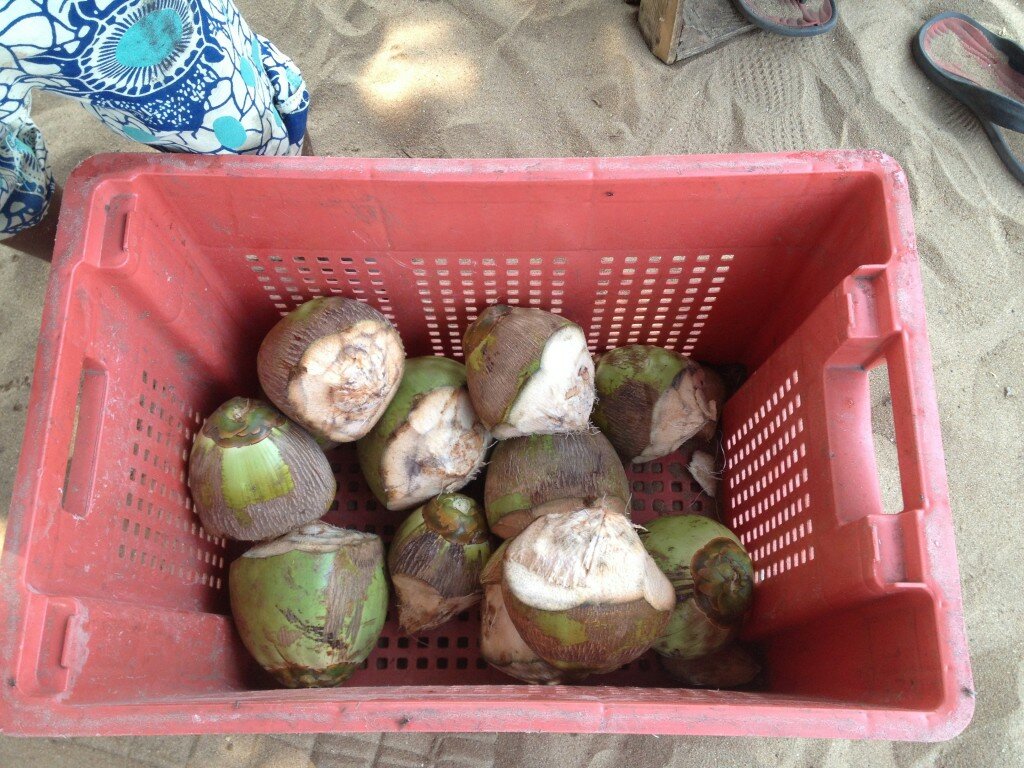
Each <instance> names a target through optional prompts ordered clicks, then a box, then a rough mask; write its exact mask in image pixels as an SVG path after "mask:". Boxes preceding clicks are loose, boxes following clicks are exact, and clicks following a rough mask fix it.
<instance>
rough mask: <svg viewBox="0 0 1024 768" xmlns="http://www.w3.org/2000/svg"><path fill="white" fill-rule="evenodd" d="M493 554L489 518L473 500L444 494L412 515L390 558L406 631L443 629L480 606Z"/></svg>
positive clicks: (454, 494)
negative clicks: (485, 571)
mask: <svg viewBox="0 0 1024 768" xmlns="http://www.w3.org/2000/svg"><path fill="white" fill-rule="evenodd" d="M490 554H491V545H490V541H489V539H488V537H487V526H486V524H485V522H484V517H483V514H482V513H481V512H480V509H479V507H478V506H477V504H476V502H475V501H473V499H471V498H469V497H468V496H463V495H461V494H457V493H452V494H442V495H441V496H438V497H437V498H435V499H433V500H431V501H430V502H428V503H427V504H425V505H424V506H422V507H420V508H419V509H417V510H416V511H414V512H413V513H412V514H411V515H409V517H408V518H406V520H405V522H404V523H402V525H401V526H400V527H399V529H398V531H397V532H396V533H395V538H394V540H393V541H392V543H391V549H390V551H389V553H388V569H389V571H390V572H391V581H392V583H393V584H394V586H395V592H396V596H397V602H398V622H399V625H400V626H401V628H402V631H403V632H405V633H407V634H415V633H417V632H423V631H426V630H428V629H432V628H434V627H437V626H440V625H441V624H443V623H445V622H446V621H448V620H449V619H451V618H452V617H453V616H455V615H456V614H458V613H461V612H462V611H464V610H466V609H467V608H469V607H470V606H472V605H473V604H474V603H476V602H477V601H479V599H480V597H481V594H482V591H481V587H480V573H481V571H482V570H483V567H484V565H485V564H486V562H487V558H488V557H489V556H490Z"/></svg>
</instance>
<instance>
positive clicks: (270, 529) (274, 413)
mask: <svg viewBox="0 0 1024 768" xmlns="http://www.w3.org/2000/svg"><path fill="white" fill-rule="evenodd" d="M188 485H189V489H190V490H191V491H192V500H193V501H194V503H195V507H196V513H197V514H198V515H199V519H200V520H201V521H202V523H203V527H204V528H205V529H206V530H207V531H208V532H209V533H211V534H213V535H214V536H226V537H228V538H231V539H239V540H242V541H261V540H263V539H270V538H273V537H275V536H280V535H281V534H283V533H286V532H288V531H290V530H291V529H293V528H295V527H297V526H300V525H303V524H304V523H308V522H311V521H313V520H316V519H317V518H319V517H322V516H323V515H324V513H326V512H327V510H328V509H329V508H330V506H331V502H332V501H333V500H334V494H335V491H336V490H337V488H336V483H335V480H334V473H333V472H332V471H331V465H330V464H329V463H328V461H327V458H326V457H325V456H324V454H323V451H321V450H320V447H319V446H318V445H317V443H316V440H315V439H314V438H313V436H312V435H310V434H309V433H308V432H306V430H304V429H303V428H302V427H300V426H299V425H298V424H295V423H294V422H292V421H289V420H288V419H287V418H286V417H285V415H284V414H283V413H281V412H280V411H279V410H277V409H276V408H274V407H273V406H271V405H269V404H268V403H265V402H263V401H262V400H251V399H248V398H244V397H235V398H232V399H231V400H228V401H227V402H226V403H224V404H223V405H222V406H220V408H218V409H217V410H216V411H214V412H213V413H212V414H210V416H209V418H207V419H206V422H205V423H204V424H203V426H202V428H201V429H200V430H199V432H198V433H196V436H195V440H194V441H193V443H192V452H191V454H190V455H189V463H188Z"/></svg>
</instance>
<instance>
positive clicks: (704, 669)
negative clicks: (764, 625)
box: [659, 644, 761, 688]
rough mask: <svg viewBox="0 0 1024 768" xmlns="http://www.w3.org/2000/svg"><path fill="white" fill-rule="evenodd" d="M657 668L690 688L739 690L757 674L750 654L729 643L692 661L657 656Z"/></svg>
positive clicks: (757, 668) (755, 662)
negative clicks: (660, 666)
mask: <svg viewBox="0 0 1024 768" xmlns="http://www.w3.org/2000/svg"><path fill="white" fill-rule="evenodd" d="M659 658H660V659H661V665H662V666H663V667H664V668H665V671H666V672H668V673H669V675H671V676H672V678H674V679H675V680H677V681H679V682H680V683H682V684H683V685H685V686H687V687H690V688H742V687H743V686H745V685H750V683H752V682H753V681H754V679H755V678H756V677H757V676H758V675H759V674H760V672H761V665H760V664H759V663H758V661H757V659H755V658H754V656H753V654H751V653H750V651H748V650H746V649H745V648H743V647H742V646H739V645H736V644H731V645H726V646H724V647H722V648H719V649H718V650H717V651H712V652H711V653H709V654H708V655H707V656H701V657H699V658H696V659H682V658H677V657H672V656H660V657H659Z"/></svg>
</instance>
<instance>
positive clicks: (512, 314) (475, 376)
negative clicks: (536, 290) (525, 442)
mask: <svg viewBox="0 0 1024 768" xmlns="http://www.w3.org/2000/svg"><path fill="white" fill-rule="evenodd" d="M463 348H464V350H465V354H466V373H467V384H468V386H469V395H470V397H471V398H472V400H473V406H474V407H475V408H476V411H477V413H478V414H480V418H481V420H482V421H483V423H484V424H485V425H486V426H487V428H488V429H490V430H491V434H492V435H494V437H495V438H497V439H498V440H505V439H507V438H510V437H518V436H520V435H534V434H552V433H555V432H577V431H579V430H582V429H584V428H586V426H587V423H588V420H589V418H590V411H591V409H592V408H593V405H594V361H593V359H592V358H591V357H590V352H589V351H588V349H587V339H586V336H585V335H584V333H583V329H582V328H580V327H579V326H578V325H576V324H575V323H573V322H570V321H569V320H567V319H565V318H564V317H561V316H559V315H554V314H552V313H550V312H545V311H544V310H541V309H527V308H524V307H507V306H504V305H500V304H499V305H494V306H491V307H488V308H487V309H485V310H484V311H483V313H481V315H480V317H478V318H477V320H476V321H475V322H474V323H472V324H471V325H470V326H469V328H467V329H466V334H465V338H464V339H463Z"/></svg>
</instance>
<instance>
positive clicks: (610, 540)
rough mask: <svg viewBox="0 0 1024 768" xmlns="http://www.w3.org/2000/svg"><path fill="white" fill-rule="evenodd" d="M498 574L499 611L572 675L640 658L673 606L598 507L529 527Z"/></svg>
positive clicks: (623, 529)
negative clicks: (501, 607)
mask: <svg viewBox="0 0 1024 768" xmlns="http://www.w3.org/2000/svg"><path fill="white" fill-rule="evenodd" d="M502 567H503V578H502V595H503V597H504V600H505V607H506V609H507V610H508V614H509V617H510V618H511V619H512V623H513V624H514V625H515V627H516V629H517V630H518V631H519V634H520V635H521V636H522V638H523V640H524V642H526V644H527V645H528V646H529V647H530V648H531V649H532V650H533V651H534V652H536V653H537V655H538V656H540V657H541V658H543V659H544V660H545V661H547V662H548V663H549V664H551V665H553V666H555V667H557V668H558V669H562V670H566V671H570V672H573V673H577V674H582V673H600V672H610V671H612V670H614V669H617V668H618V667H620V666H622V665H623V664H626V663H628V662H630V661H632V660H633V659H635V658H637V657H639V656H640V655H641V654H643V653H644V652H645V651H647V650H648V649H649V648H650V647H651V644H652V643H653V642H654V641H655V640H656V639H657V638H658V637H659V636H660V635H661V634H662V632H663V630H664V628H665V625H666V623H667V622H668V618H669V615H670V613H671V610H672V607H673V606H674V604H675V592H674V591H673V589H672V585H671V583H670V582H669V580H668V579H667V578H665V577H664V574H662V573H661V571H659V570H658V566H657V564H656V563H655V562H654V560H652V559H651V558H650V557H649V556H647V553H646V551H645V550H644V549H643V544H642V543H641V542H640V538H639V536H637V534H636V531H635V530H634V529H633V526H632V525H631V524H630V522H629V521H628V520H627V519H626V518H625V517H624V516H623V515H621V514H619V513H618V512H613V511H610V510H608V509H605V508H601V507H594V508H589V509H581V510H577V511H574V512H567V513H555V514H550V515H547V516H545V517H542V518H539V519H537V520H535V521H534V522H533V523H531V524H530V526H529V527H527V529H526V530H525V531H523V532H522V533H521V534H519V536H517V537H516V538H515V539H513V540H512V541H511V542H510V543H509V544H508V549H507V551H506V554H505V559H504V561H503V563H502Z"/></svg>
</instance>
